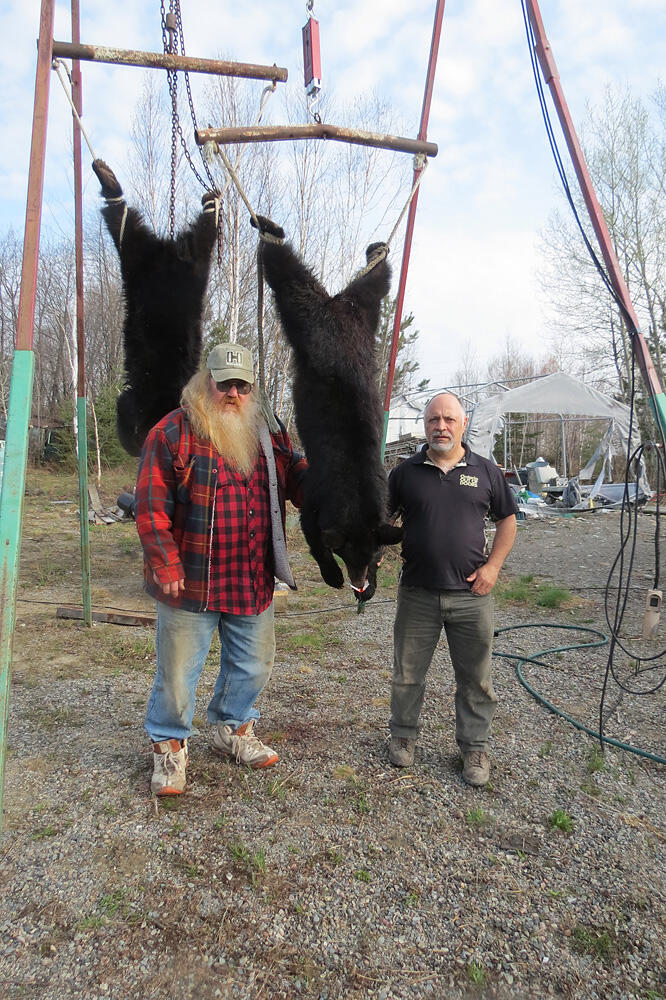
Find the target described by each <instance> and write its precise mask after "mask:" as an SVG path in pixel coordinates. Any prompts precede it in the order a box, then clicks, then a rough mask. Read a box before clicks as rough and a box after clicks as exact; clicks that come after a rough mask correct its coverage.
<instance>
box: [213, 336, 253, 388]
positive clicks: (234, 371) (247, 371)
mask: <svg viewBox="0 0 666 1000" xmlns="http://www.w3.org/2000/svg"><path fill="white" fill-rule="evenodd" d="M206 367H207V368H208V369H209V371H210V373H211V375H212V376H213V378H214V380H215V381H216V382H226V380H227V379H229V378H239V379H242V380H243V381H244V382H249V383H250V385H253V384H254V362H253V360H252V355H251V354H250V352H249V351H248V350H247V348H245V347H241V346H240V344H218V345H217V347H214V348H213V350H212V351H211V352H210V354H209V355H208V357H207V358H206Z"/></svg>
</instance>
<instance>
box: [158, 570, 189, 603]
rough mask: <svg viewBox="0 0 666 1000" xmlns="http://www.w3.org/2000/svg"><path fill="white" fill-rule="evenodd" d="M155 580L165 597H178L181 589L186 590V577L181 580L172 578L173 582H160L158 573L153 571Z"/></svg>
mask: <svg viewBox="0 0 666 1000" xmlns="http://www.w3.org/2000/svg"><path fill="white" fill-rule="evenodd" d="M153 580H154V581H155V583H156V584H157V586H158V587H159V588H160V590H161V591H162V593H163V594H164V595H165V597H178V594H179V593H180V592H181V590H185V578H184V577H183V578H182V579H180V580H172V581H171V583H160V581H159V580H158V579H157V573H153Z"/></svg>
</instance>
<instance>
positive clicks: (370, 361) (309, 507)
mask: <svg viewBox="0 0 666 1000" xmlns="http://www.w3.org/2000/svg"><path fill="white" fill-rule="evenodd" d="M257 220H258V222H259V226H260V230H261V231H262V232H264V233H269V234H271V235H272V236H274V237H277V238H278V239H281V238H283V237H284V233H283V231H282V229H281V228H280V227H279V226H276V225H275V224H274V223H273V222H271V221H270V220H269V219H265V218H263V217H262V216H258V217H257ZM366 256H367V261H368V264H372V263H374V266H373V267H371V268H369V269H368V270H366V271H365V273H361V274H360V275H359V276H358V277H357V278H355V279H354V280H353V281H352V282H351V284H349V285H348V286H347V288H345V289H344V290H343V291H342V292H339V293H338V294H337V295H334V296H331V295H329V294H328V292H327V291H326V289H325V288H324V287H323V286H322V285H321V284H320V283H319V282H318V281H317V279H316V278H315V276H314V275H313V273H312V272H311V271H310V270H309V268H307V267H306V266H305V264H304V263H303V262H302V261H301V259H300V258H299V257H298V255H297V254H296V253H295V252H294V251H293V250H292V248H291V247H290V246H289V245H288V244H287V243H284V242H272V241H271V242H268V241H266V242H263V244H262V258H263V266H264V273H265V276H266V281H267V282H268V284H269V286H270V287H271V289H272V291H273V293H274V297H275V304H276V306H277V310H278V314H279V317H280V322H281V325H282V329H283V331H284V334H285V336H286V338H287V340H288V341H289V343H290V345H291V347H292V350H293V400H294V410H295V417H296V426H297V428H298V433H299V436H300V438H301V441H302V443H303V447H304V449H305V454H306V457H307V460H308V471H307V474H306V477H305V484H304V496H303V505H302V507H301V527H302V529H303V534H304V535H305V538H306V541H307V543H308V545H309V547H310V552H311V553H312V555H313V556H314V558H315V559H316V561H317V563H318V564H319V568H320V570H321V575H322V577H323V579H324V581H325V582H326V583H327V584H328V585H329V586H331V587H336V588H340V587H342V585H343V582H344V577H343V574H342V570H341V569H340V566H339V565H338V563H337V562H336V560H335V558H334V555H333V554H334V553H335V554H336V555H338V556H340V558H341V559H342V561H343V562H344V564H345V566H346V568H347V572H348V574H349V580H350V582H351V584H352V586H353V587H354V588H355V592H356V596H357V597H358V598H359V599H360V600H369V599H370V598H371V597H372V595H373V594H374V592H375V587H376V576H377V565H378V562H379V558H380V553H381V549H382V547H383V546H384V545H386V544H395V543H396V542H398V541H400V539H401V537H402V529H401V528H398V527H395V526H393V525H391V524H388V523H387V521H386V502H387V488H386V473H385V471H384V465H383V463H382V459H381V439H382V429H383V422H382V408H381V403H380V399H379V389H378V386H377V362H376V347H375V337H376V333H377V327H378V325H379V315H380V308H381V301H382V299H383V298H384V296H385V295H386V294H387V293H388V291H389V288H390V281H391V269H390V267H389V265H388V263H387V261H386V247H385V245H384V244H381V243H373V244H372V246H370V247H368V249H367V252H366Z"/></svg>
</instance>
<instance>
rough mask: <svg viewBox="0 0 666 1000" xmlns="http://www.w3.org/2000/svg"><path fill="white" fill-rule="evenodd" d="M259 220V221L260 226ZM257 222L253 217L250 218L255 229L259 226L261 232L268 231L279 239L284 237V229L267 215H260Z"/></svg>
mask: <svg viewBox="0 0 666 1000" xmlns="http://www.w3.org/2000/svg"><path fill="white" fill-rule="evenodd" d="M257 222H258V223H259V225H258V226H257ZM257 222H255V221H254V219H253V218H250V225H251V226H253V227H254V228H255V229H257V228H258V229H259V232H260V233H268V234H269V235H270V236H276V237H277V238H278V239H279V240H283V239H284V229H282V227H281V226H278V225H277V224H276V223H275V222H272V221H271V220H270V219H267V218H266V216H265V215H258V216H257Z"/></svg>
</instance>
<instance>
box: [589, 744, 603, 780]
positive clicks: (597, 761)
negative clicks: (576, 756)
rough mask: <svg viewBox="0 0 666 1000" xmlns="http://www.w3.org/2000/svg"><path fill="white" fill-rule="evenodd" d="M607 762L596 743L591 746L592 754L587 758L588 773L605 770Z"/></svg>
mask: <svg viewBox="0 0 666 1000" xmlns="http://www.w3.org/2000/svg"><path fill="white" fill-rule="evenodd" d="M605 770H606V762H605V760H604V755H603V753H602V751H601V747H599V746H598V745H597V744H596V743H595V744H594V745H593V746H592V747H591V748H590V755H589V757H588V760H587V773H588V774H596V772H597V771H605Z"/></svg>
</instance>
